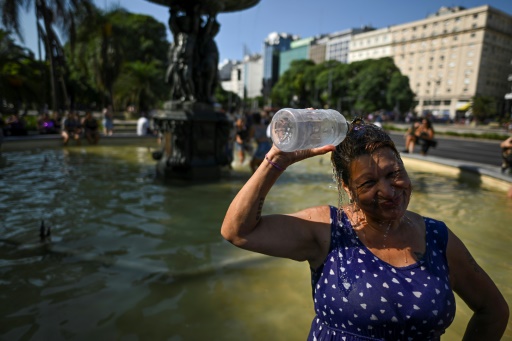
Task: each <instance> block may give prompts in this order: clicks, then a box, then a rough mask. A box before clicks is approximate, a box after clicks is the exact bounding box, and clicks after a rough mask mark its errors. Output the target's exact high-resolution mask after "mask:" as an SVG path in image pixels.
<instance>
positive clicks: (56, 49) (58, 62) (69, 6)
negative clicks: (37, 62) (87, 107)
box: [0, 0, 93, 110]
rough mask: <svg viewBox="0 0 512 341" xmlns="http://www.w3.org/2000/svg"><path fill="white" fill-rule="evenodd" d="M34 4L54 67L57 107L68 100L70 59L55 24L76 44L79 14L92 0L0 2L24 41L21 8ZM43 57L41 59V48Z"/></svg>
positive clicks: (6, 19)
mask: <svg viewBox="0 0 512 341" xmlns="http://www.w3.org/2000/svg"><path fill="white" fill-rule="evenodd" d="M32 6H34V10H35V13H36V22H37V28H38V36H39V39H40V41H42V42H43V44H44V47H45V52H46V60H47V61H48V63H49V67H50V84H51V95H52V101H51V102H52V103H51V105H52V108H53V109H54V110H55V109H57V108H59V107H62V106H63V105H65V104H67V103H66V102H67V91H66V88H65V84H64V81H65V77H66V74H65V73H66V61H65V59H64V54H63V51H62V45H61V43H60V41H59V39H58V36H57V34H56V31H55V29H54V25H56V26H58V27H60V28H61V33H62V34H63V35H64V36H67V37H68V38H69V40H70V42H71V45H73V43H74V36H75V17H76V16H75V14H76V13H78V12H79V9H80V8H85V9H89V8H92V6H93V5H92V0H74V1H66V0H3V1H2V2H0V7H1V10H2V23H3V25H4V26H5V27H6V28H7V29H12V30H13V31H14V32H16V33H17V35H18V36H19V37H20V40H21V41H23V35H22V34H21V32H20V20H19V14H20V10H21V9H27V8H30V7H32ZM39 58H40V59H41V52H40V51H39ZM57 83H59V84H60V86H61V91H60V93H61V96H60V98H59V96H58V95H57Z"/></svg>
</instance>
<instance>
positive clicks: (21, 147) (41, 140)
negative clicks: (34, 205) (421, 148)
mask: <svg viewBox="0 0 512 341" xmlns="http://www.w3.org/2000/svg"><path fill="white" fill-rule="evenodd" d="M135 144H140V145H141V146H149V147H151V146H152V145H154V146H156V145H157V142H156V138H155V137H154V136H138V135H136V134H132V133H118V134H117V135H113V136H108V137H106V136H102V137H101V138H100V142H99V144H98V146H101V145H104V146H112V145H121V146H122V145H135ZM85 146H88V143H87V142H86V141H84V140H83V141H82V145H81V146H75V144H74V143H73V141H71V142H70V143H69V145H68V146H67V147H64V146H63V145H62V138H61V136H60V135H34V136H29V137H16V138H13V137H10V138H5V139H4V141H3V143H2V146H1V149H0V150H1V152H2V153H3V157H5V154H6V153H9V152H16V151H26V150H37V149H47V148H48V149H56V148H57V149H58V148H62V149H64V148H69V147H71V148H72V147H85ZM91 147H95V146H91ZM401 158H402V159H403V160H404V162H405V163H406V167H407V164H410V165H411V166H413V167H414V166H418V165H419V166H420V167H422V169H423V170H427V169H428V170H432V171H433V172H435V173H446V172H449V173H451V174H452V175H453V174H455V175H457V174H458V175H463V174H464V175H465V174H468V175H473V176H477V177H479V178H480V180H481V182H482V184H484V185H486V186H490V187H492V188H495V189H498V190H500V191H505V192H506V191H507V190H508V188H509V187H508V186H511V185H512V177H507V176H505V175H503V174H501V173H499V172H497V171H492V170H490V169H489V166H488V165H483V164H475V163H468V162H462V161H456V160H449V159H443V158H439V157H433V156H429V157H428V158H423V157H419V156H416V155H414V154H412V155H401ZM427 167H429V168H427Z"/></svg>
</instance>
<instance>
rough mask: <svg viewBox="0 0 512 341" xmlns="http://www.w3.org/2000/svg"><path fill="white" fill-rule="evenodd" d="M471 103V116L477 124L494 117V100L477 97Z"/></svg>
mask: <svg viewBox="0 0 512 341" xmlns="http://www.w3.org/2000/svg"><path fill="white" fill-rule="evenodd" d="M472 101H473V105H472V111H473V116H474V117H475V119H476V120H477V122H484V121H485V120H487V119H491V118H494V117H495V116H496V112H497V110H496V100H495V99H494V98H493V97H490V96H481V95H477V96H475V97H473V98H472Z"/></svg>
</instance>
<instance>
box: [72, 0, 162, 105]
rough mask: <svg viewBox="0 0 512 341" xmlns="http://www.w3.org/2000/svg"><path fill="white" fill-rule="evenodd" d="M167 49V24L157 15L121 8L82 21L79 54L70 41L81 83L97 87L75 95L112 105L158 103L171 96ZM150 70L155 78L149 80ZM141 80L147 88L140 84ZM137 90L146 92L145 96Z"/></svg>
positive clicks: (75, 79)
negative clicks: (140, 13) (157, 19)
mask: <svg viewBox="0 0 512 341" xmlns="http://www.w3.org/2000/svg"><path fill="white" fill-rule="evenodd" d="M168 48H169V43H168V41H167V40H166V29H165V26H164V25H163V24H162V23H160V22H158V21H156V20H155V19H154V18H152V17H149V16H145V15H139V14H132V13H129V12H127V11H126V10H124V9H122V8H114V9H112V10H111V11H109V12H102V11H100V10H97V12H96V14H95V16H94V17H93V18H90V19H88V20H86V21H82V22H79V25H78V29H77V47H76V49H75V50H76V51H77V52H78V53H75V54H74V56H72V51H73V50H71V49H70V48H69V47H68V46H66V50H67V53H68V54H69V56H70V58H69V59H70V70H71V75H72V80H73V83H74V84H75V86H76V88H79V89H82V90H91V89H94V91H90V92H89V91H87V93H90V94H91V96H93V97H89V98H86V97H80V95H82V94H76V98H77V99H78V98H80V101H81V102H83V103H93V102H94V101H99V102H100V103H101V105H102V106H105V105H107V104H111V105H113V107H114V108H121V107H123V106H124V105H126V104H127V103H128V102H130V103H131V104H140V105H142V106H144V107H151V106H154V105H156V103H158V102H161V101H163V100H165V99H166V97H167V96H168V87H167V85H166V84H164V83H162V82H163V79H164V76H165V69H166V64H167V51H168ZM71 56H72V57H71ZM141 72H146V74H145V75H144V74H141ZM150 75H151V76H152V77H154V79H153V80H151V79H148V77H149V76H150ZM80 82H83V83H84V82H85V83H86V84H87V86H83V85H80ZM142 84H144V86H147V87H148V88H145V89H141V88H140V87H141V86H142ZM137 87H138V90H135V88H137ZM118 91H120V93H117V92H118ZM137 93H141V94H142V93H145V94H146V95H147V96H146V97H144V99H143V100H142V101H140V100H139V99H138V95H137ZM94 96H95V97H94Z"/></svg>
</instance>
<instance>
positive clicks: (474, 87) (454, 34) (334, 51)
mask: <svg viewBox="0 0 512 341" xmlns="http://www.w3.org/2000/svg"><path fill="white" fill-rule="evenodd" d="M383 57H391V58H393V60H394V62H395V64H396V65H397V67H398V68H399V69H400V71H401V72H402V74H404V75H406V76H408V77H409V84H410V87H411V89H412V91H413V92H414V93H415V95H416V106H415V108H414V110H415V111H416V113H417V114H418V115H425V114H427V113H431V114H433V115H434V116H438V117H441V118H450V119H458V118H462V117H464V116H466V114H467V112H468V109H470V107H471V98H473V97H474V96H478V95H481V96H489V97H493V98H495V99H496V100H497V101H498V102H499V103H498V110H503V112H505V111H507V110H508V107H509V106H510V103H507V102H506V101H507V100H506V98H505V96H506V94H507V93H510V87H509V85H508V78H507V76H506V75H512V64H511V60H512V16H511V15H510V14H507V13H505V12H502V11H500V10H498V9H495V8H493V7H490V6H487V5H485V6H479V7H474V8H469V9H465V8H462V7H442V8H441V9H440V10H439V11H437V12H436V13H434V14H432V15H430V16H428V17H426V18H425V19H421V20H417V21H413V22H409V23H404V24H400V25H394V26H389V27H386V28H381V29H374V28H371V27H364V28H362V29H348V30H344V31H339V32H335V33H332V34H326V35H323V36H318V37H314V38H307V39H301V40H299V38H298V37H297V36H293V35H291V34H285V33H280V34H278V33H271V34H269V36H268V37H267V39H266V40H265V42H264V46H263V57H262V61H261V63H262V67H263V70H262V80H261V82H260V83H261V87H260V88H261V91H262V94H263V96H264V97H265V98H269V96H270V92H271V90H272V87H273V86H274V84H275V83H276V82H277V80H278V78H279V76H280V75H282V74H283V73H284V72H285V71H286V70H287V69H288V68H289V66H290V64H291V62H292V61H293V60H297V59H310V60H313V61H314V62H315V63H317V64H318V63H322V62H324V61H326V60H338V61H340V62H348V63H351V62H356V61H361V60H365V59H379V58H383ZM251 70H252V69H251ZM251 70H249V69H245V71H244V70H238V72H237V73H236V74H235V73H232V74H233V75H235V76H237V77H242V79H244V77H246V76H244V75H247V77H249V73H252V71H251ZM254 70H257V69H254ZM255 72H256V73H257V72H258V71H255ZM504 75H505V76H504ZM255 77H258V76H257V75H255V76H254V77H253V76H252V75H251V76H250V78H251V79H254V78H255ZM250 82H251V84H252V83H253V82H255V81H254V80H251V81H250ZM242 83H243V84H246V85H245V91H247V90H248V89H249V87H248V85H247V84H248V83H246V82H245V81H242ZM243 84H242V85H238V87H240V86H241V87H242V88H244V85H243ZM253 88H254V87H252V86H251V89H253ZM239 91H240V90H238V91H236V92H237V93H239ZM251 94H252V92H251ZM241 97H243V96H241ZM249 97H254V96H249Z"/></svg>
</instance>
